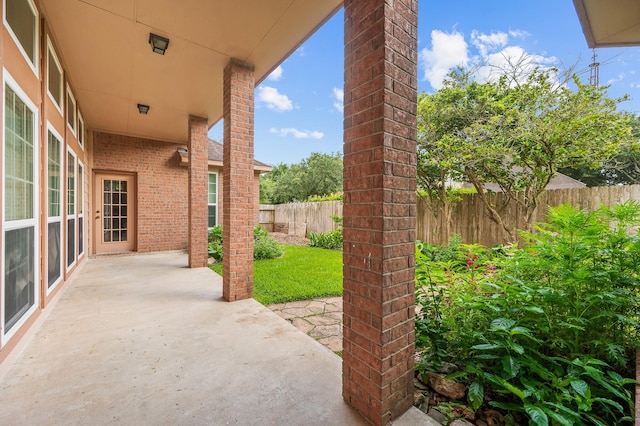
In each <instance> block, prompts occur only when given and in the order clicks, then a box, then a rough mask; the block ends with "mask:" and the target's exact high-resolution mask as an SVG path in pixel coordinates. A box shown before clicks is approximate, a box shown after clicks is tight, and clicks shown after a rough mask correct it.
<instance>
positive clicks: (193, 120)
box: [188, 116, 209, 268]
mask: <svg viewBox="0 0 640 426" xmlns="http://www.w3.org/2000/svg"><path fill="white" fill-rule="evenodd" d="M188 143H189V267H190V268H203V267H205V266H207V258H208V252H207V249H208V247H207V215H208V211H207V193H208V192H207V191H208V190H207V185H208V177H207V173H208V170H209V161H208V153H207V150H208V144H209V139H208V136H207V119H206V118H201V117H195V116H189V142H188Z"/></svg>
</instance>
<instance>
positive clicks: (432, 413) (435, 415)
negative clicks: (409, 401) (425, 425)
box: [427, 408, 447, 424]
mask: <svg viewBox="0 0 640 426" xmlns="http://www.w3.org/2000/svg"><path fill="white" fill-rule="evenodd" d="M427 414H428V415H429V417H431V418H432V419H433V420H435V421H437V422H438V423H442V424H444V423H446V421H447V417H446V416H445V415H444V414H442V413H441V412H440V411H438V410H436V409H434V408H430V409H429V411H428V412H427Z"/></svg>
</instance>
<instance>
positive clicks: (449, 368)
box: [437, 362, 458, 374]
mask: <svg viewBox="0 0 640 426" xmlns="http://www.w3.org/2000/svg"><path fill="white" fill-rule="evenodd" d="M456 370H458V366H457V365H455V364H452V363H450V362H443V363H442V365H441V366H440V368H439V369H438V371H437V372H438V373H442V374H451V373H453V372H455V371H456Z"/></svg>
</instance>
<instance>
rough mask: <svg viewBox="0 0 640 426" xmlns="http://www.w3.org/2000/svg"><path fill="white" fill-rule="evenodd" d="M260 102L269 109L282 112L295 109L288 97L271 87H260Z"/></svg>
mask: <svg viewBox="0 0 640 426" xmlns="http://www.w3.org/2000/svg"><path fill="white" fill-rule="evenodd" d="M258 101H260V102H264V103H265V104H267V108H269V109H272V110H275V111H278V112H282V111H289V110H291V109H293V103H292V102H291V99H289V98H288V97H287V95H283V94H282V93H279V92H278V89H276V88H274V87H269V86H261V87H258Z"/></svg>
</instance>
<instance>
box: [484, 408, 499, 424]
mask: <svg viewBox="0 0 640 426" xmlns="http://www.w3.org/2000/svg"><path fill="white" fill-rule="evenodd" d="M484 415H485V418H486V420H487V426H501V425H503V424H504V418H503V417H502V414H501V413H500V412H499V411H497V410H487V411H485V412H484Z"/></svg>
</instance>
